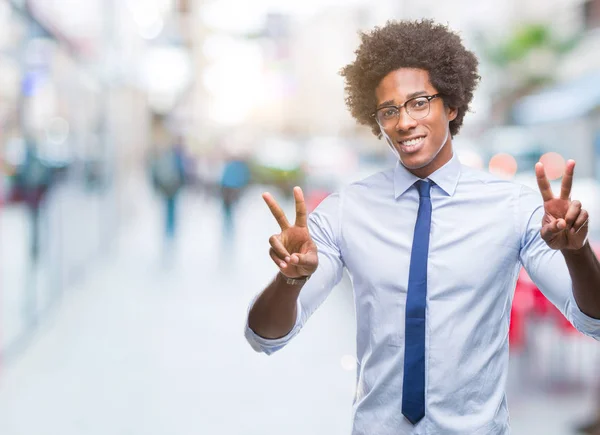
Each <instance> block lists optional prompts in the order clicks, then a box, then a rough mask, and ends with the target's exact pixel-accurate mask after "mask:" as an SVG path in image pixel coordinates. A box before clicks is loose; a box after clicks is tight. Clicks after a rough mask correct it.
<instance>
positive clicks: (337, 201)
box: [313, 168, 394, 216]
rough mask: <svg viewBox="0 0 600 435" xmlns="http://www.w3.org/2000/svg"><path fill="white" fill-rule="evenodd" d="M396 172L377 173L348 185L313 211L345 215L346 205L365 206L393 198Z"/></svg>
mask: <svg viewBox="0 0 600 435" xmlns="http://www.w3.org/2000/svg"><path fill="white" fill-rule="evenodd" d="M393 192H394V170H393V169H392V168H390V169H385V170H382V171H379V172H376V173H374V174H372V175H369V176H367V177H364V178H361V179H359V180H356V181H352V182H349V183H346V184H345V185H343V186H341V187H340V188H339V189H337V190H336V191H335V192H333V193H331V194H330V195H328V196H327V197H326V198H325V199H324V200H323V201H322V202H321V203H320V204H319V205H318V206H317V207H316V208H315V210H314V211H313V213H314V214H323V213H325V214H337V215H338V216H339V215H340V214H342V213H343V209H345V208H347V207H345V204H348V203H350V204H353V205H354V206H356V205H357V203H358V204H362V205H364V206H366V205H367V203H368V202H369V201H370V200H373V199H375V198H381V197H386V196H389V197H391V198H393Z"/></svg>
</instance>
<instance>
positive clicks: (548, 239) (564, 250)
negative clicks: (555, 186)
mask: <svg viewBox="0 0 600 435" xmlns="http://www.w3.org/2000/svg"><path fill="white" fill-rule="evenodd" d="M574 166H575V162H573V161H569V162H568V163H567V169H566V171H565V175H564V177H563V182H562V187H561V194H560V197H558V198H555V197H554V195H553V193H552V189H551V187H550V183H549V182H548V180H547V178H546V175H545V172H544V168H543V165H541V163H538V164H537V165H536V168H535V169H536V175H537V181H538V186H539V188H540V192H541V194H542V201H540V197H539V194H536V193H535V191H534V190H532V189H529V188H525V187H524V186H523V187H522V189H521V192H520V195H519V206H518V209H519V211H518V215H519V222H520V224H519V225H520V228H519V231H520V234H521V250H520V254H519V255H520V260H521V263H522V264H523V266H524V267H525V269H526V270H527V272H528V273H529V276H530V277H531V279H532V280H533V282H534V283H535V284H536V285H537V287H538V288H539V289H540V290H541V291H542V293H543V294H544V295H545V296H546V298H548V300H550V302H552V303H553V304H554V305H555V306H556V307H557V308H558V309H559V310H560V311H561V312H562V313H563V315H564V316H565V317H566V318H567V319H568V320H569V321H570V322H571V324H572V325H573V326H574V327H575V328H577V329H578V330H579V331H580V332H582V333H583V334H586V335H589V336H591V337H593V338H595V339H597V340H600V319H598V318H595V317H596V316H595V314H597V313H598V312H597V307H598V305H597V303H598V294H599V292H600V285H599V283H600V280H599V278H600V268H599V267H598V261H597V259H596V258H595V256H594V254H593V252H592V251H591V248H590V247H589V244H588V243H587V242H586V240H587V232H588V213H587V211H585V210H582V208H581V203H580V202H579V201H571V199H570V193H571V185H572V180H573V171H574Z"/></svg>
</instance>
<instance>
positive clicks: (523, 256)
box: [246, 21, 600, 435]
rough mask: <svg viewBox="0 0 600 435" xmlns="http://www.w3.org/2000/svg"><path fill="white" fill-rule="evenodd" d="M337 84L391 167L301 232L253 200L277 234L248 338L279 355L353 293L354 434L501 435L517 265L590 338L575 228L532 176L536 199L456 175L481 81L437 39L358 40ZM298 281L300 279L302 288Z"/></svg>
mask: <svg viewBox="0 0 600 435" xmlns="http://www.w3.org/2000/svg"><path fill="white" fill-rule="evenodd" d="M356 55H357V56H356V59H355V61H354V62H353V63H352V64H350V65H348V66H346V67H345V68H344V69H343V70H342V75H343V76H344V77H345V79H346V91H347V93H348V97H347V104H348V106H349V109H350V111H351V113H352V115H353V116H354V117H355V118H356V119H357V121H358V122H359V123H361V124H366V125H368V126H370V127H371V128H372V130H373V132H374V133H375V134H376V135H379V136H380V137H383V138H384V139H385V140H386V142H387V143H388V145H389V146H390V147H391V149H392V150H393V151H394V153H396V155H397V157H398V163H397V165H396V167H395V168H393V169H390V170H387V171H383V172H380V173H378V174H375V175H373V176H371V177H369V178H367V179H365V180H362V181H360V182H357V183H354V184H351V185H349V186H347V187H346V188H344V189H342V191H341V192H339V193H336V194H333V195H331V196H329V197H328V198H327V199H325V200H324V201H323V202H322V203H321V204H320V205H319V207H318V208H317V209H316V210H315V211H314V212H313V213H312V214H311V215H310V217H309V218H308V221H307V215H306V208H305V204H304V199H303V196H302V191H301V190H300V188H298V187H296V188H295V189H294V196H295V201H296V221H295V224H294V225H292V224H290V223H289V222H288V220H287V219H286V217H285V215H284V213H283V212H282V210H281V208H280V207H279V206H278V204H277V203H276V201H275V200H274V199H273V197H272V196H271V195H270V194H268V193H265V194H264V195H263V197H264V200H265V201H266V203H267V205H268V206H269V208H270V209H271V211H272V213H273V215H274V217H275V219H276V220H277V222H278V223H279V225H280V226H281V233H280V234H278V235H274V236H272V237H271V238H270V240H269V241H270V244H271V250H270V256H271V258H272V259H273V261H274V262H275V264H276V265H277V266H278V268H279V273H278V274H277V276H276V277H275V279H274V280H273V282H272V283H271V284H270V285H269V286H268V287H267V288H266V289H265V290H264V291H263V292H262V293H261V294H260V295H259V296H258V297H257V298H256V299H255V300H254V301H253V303H252V305H251V308H250V310H249V315H248V324H247V328H246V337H247V339H248V341H249V342H250V343H251V345H252V346H253V347H254V348H255V349H256V350H258V351H263V352H265V353H267V354H271V353H273V352H274V351H276V350H278V349H280V348H282V347H283V346H285V345H286V344H287V343H288V342H289V341H290V340H291V339H292V338H293V337H294V336H295V335H296V334H298V332H299V331H300V329H301V328H302V326H303V325H304V324H305V323H306V321H307V320H308V318H309V317H310V315H311V314H312V313H313V312H314V311H315V309H316V308H317V307H318V306H319V305H320V304H321V303H322V302H323V301H324V299H325V298H326V297H327V295H328V294H329V292H330V291H331V289H332V288H333V287H334V286H335V285H336V284H337V283H338V282H339V280H340V278H341V276H342V270H343V268H344V267H345V268H346V269H347V270H348V272H349V274H350V276H351V278H352V283H353V287H354V292H355V302H356V317H357V326H358V330H357V357H358V368H357V370H358V379H357V387H356V397H355V400H354V417H353V432H352V433H353V435H367V434H368V435H373V434H377V435H399V434H444V435H453V434H456V435H466V434H481V435H487V434H494V435H497V434H507V433H509V424H508V413H507V404H506V397H505V383H506V377H507V369H508V367H507V363H508V329H509V320H510V319H509V313H510V307H511V303H512V297H513V292H514V288H515V283H516V280H517V275H518V272H519V270H520V268H521V265H523V266H524V267H525V268H526V270H527V271H528V273H529V275H530V276H531V277H532V279H533V280H534V282H535V283H536V284H537V285H538V286H539V287H540V289H541V290H542V291H543V292H544V294H545V295H546V296H547V297H548V298H549V299H550V300H551V301H552V302H553V303H554V304H555V305H556V306H557V307H558V308H559V309H560V310H561V311H562V312H563V313H564V315H565V316H567V318H568V319H569V320H570V321H571V322H572V323H573V324H574V326H575V327H577V329H579V330H580V331H582V332H583V333H585V334H588V335H591V336H593V337H595V338H599V337H600V320H598V319H600V264H599V262H598V260H597V259H596V257H595V255H594V254H593V252H592V250H591V249H590V246H589V244H588V242H587V233H588V213H587V211H585V210H583V209H582V205H581V203H580V202H578V201H571V199H570V191H571V185H572V180H573V173H574V167H575V162H573V161H569V162H568V163H567V167H566V172H565V175H564V178H563V182H562V188H561V192H560V195H559V196H554V195H553V193H552V191H551V188H550V184H549V182H548V180H547V178H546V176H545V172H544V167H543V165H542V164H541V163H538V164H537V165H536V167H535V171H536V175H537V179H538V184H539V188H540V192H541V200H540V194H539V193H538V192H535V191H534V190H531V189H529V188H527V187H525V186H521V185H518V184H516V183H512V182H509V181H504V180H499V179H496V178H494V177H493V176H492V175H490V174H488V173H485V172H482V171H477V170H474V169H471V168H468V167H466V166H462V165H461V164H460V163H459V161H458V159H457V157H456V155H455V154H454V152H453V149H452V138H453V137H454V136H456V134H458V132H459V129H460V127H461V125H462V122H463V117H464V115H465V113H466V112H467V110H468V108H469V104H470V102H471V99H472V96H473V91H474V89H475V87H476V84H477V82H478V80H479V76H478V74H477V59H476V58H475V56H474V55H473V54H472V53H471V52H469V51H467V50H466V49H465V48H464V47H463V45H462V43H461V40H460V38H459V37H458V36H457V35H456V34H454V33H452V32H451V31H450V30H449V29H448V28H447V27H445V26H441V25H437V24H435V23H433V22H431V21H419V22H390V23H388V24H387V25H386V26H384V27H382V28H376V29H374V30H373V31H372V32H370V33H366V34H363V35H362V43H361V45H360V47H359V48H358V50H357V52H356ZM309 278H310V279H309Z"/></svg>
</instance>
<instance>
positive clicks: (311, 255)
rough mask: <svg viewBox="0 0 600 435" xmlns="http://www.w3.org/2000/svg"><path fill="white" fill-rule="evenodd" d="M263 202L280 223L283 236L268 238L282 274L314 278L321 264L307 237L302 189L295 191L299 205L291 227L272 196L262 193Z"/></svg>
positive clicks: (315, 248) (273, 256) (271, 251)
mask: <svg viewBox="0 0 600 435" xmlns="http://www.w3.org/2000/svg"><path fill="white" fill-rule="evenodd" d="M263 199H264V200H265V202H266V203H267V205H268V206H269V209H270V210H271V213H273V216H274V217H275V219H276V220H277V223H278V224H279V227H280V228H281V233H279V234H274V235H272V236H271V237H270V238H269V243H270V244H271V249H270V251H269V255H270V256H271V259H272V260H273V261H274V262H275V264H276V265H277V267H278V268H279V270H280V272H281V273H282V274H283V275H285V276H287V277H288V278H301V277H305V276H310V275H312V274H313V273H314V272H315V270H317V266H318V264H319V258H318V256H317V246H316V245H315V244H314V242H313V241H312V239H311V238H310V234H309V233H308V227H307V222H306V204H305V203H304V195H303V194H302V189H300V188H299V187H294V199H295V201H296V223H295V224H294V225H293V226H292V225H290V223H289V222H288V220H287V218H286V217H285V213H284V212H283V210H282V209H281V207H279V204H277V201H275V198H273V196H272V195H271V194H270V193H263Z"/></svg>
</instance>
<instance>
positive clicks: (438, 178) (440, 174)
mask: <svg viewBox="0 0 600 435" xmlns="http://www.w3.org/2000/svg"><path fill="white" fill-rule="evenodd" d="M459 176H460V161H459V160H458V157H457V156H456V153H453V154H452V158H451V159H450V160H449V161H448V162H447V163H446V164H445V165H444V166H442V167H441V168H440V169H438V170H437V171H435V172H434V173H433V174H431V175H430V176H429V177H428V178H429V179H430V180H431V181H433V182H434V183H435V184H437V185H438V186H439V187H440V188H441V189H442V190H443V191H444V192H445V193H446V194H447V195H448V196H452V195H454V192H455V191H456V186H457V184H458V178H459ZM417 180H419V177H417V176H416V175H414V174H412V173H411V172H410V171H409V170H408V169H406V168H405V167H404V166H403V165H402V163H400V161H398V162H397V163H396V168H395V170H394V198H396V199H398V197H400V196H401V195H403V194H404V193H405V192H406V191H407V190H408V189H409V188H410V186H412V185H413V184H415V182H416V181H417Z"/></svg>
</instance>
